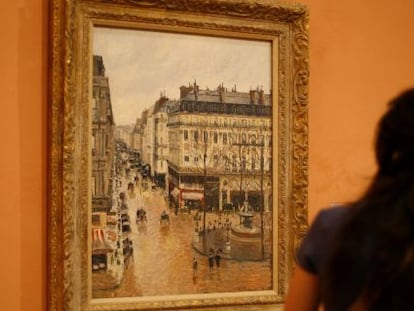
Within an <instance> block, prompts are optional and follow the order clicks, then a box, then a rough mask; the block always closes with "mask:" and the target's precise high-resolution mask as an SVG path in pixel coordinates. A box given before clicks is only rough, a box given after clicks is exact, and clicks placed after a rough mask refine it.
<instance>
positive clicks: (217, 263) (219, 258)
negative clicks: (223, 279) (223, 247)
mask: <svg viewBox="0 0 414 311" xmlns="http://www.w3.org/2000/svg"><path fill="white" fill-rule="evenodd" d="M214 259H215V261H216V267H217V270H218V269H219V268H220V260H221V256H220V251H219V250H218V251H216V256H215V257H214Z"/></svg>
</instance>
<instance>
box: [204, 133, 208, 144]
mask: <svg viewBox="0 0 414 311" xmlns="http://www.w3.org/2000/svg"><path fill="white" fill-rule="evenodd" d="M207 141H208V132H207V131H204V142H205V143H206V142H207Z"/></svg>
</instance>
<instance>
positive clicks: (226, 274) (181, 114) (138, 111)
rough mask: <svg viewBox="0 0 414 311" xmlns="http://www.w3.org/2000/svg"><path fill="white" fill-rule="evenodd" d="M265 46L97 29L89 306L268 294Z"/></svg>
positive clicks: (270, 239)
mask: <svg viewBox="0 0 414 311" xmlns="http://www.w3.org/2000/svg"><path fill="white" fill-rule="evenodd" d="M271 85H272V83H271V44H270V42H266V41H253V40H241V39H237V40H236V39H232V40H229V39H227V38H218V37H210V36H194V35H184V34H171V33H162V32H150V31H139V30H125V29H113V28H102V27H96V28H94V30H93V83H92V87H93V92H92V94H93V99H92V103H93V105H92V119H91V121H92V166H91V177H92V179H91V180H92V202H91V203H92V204H91V206H92V215H91V217H92V222H91V234H92V253H91V260H92V291H93V297H94V298H107V297H125V296H127V297H129V296H157V295H179V294H200V293H217V292H219V293H220V292H238V291H258V290H270V289H271V288H272V271H273V269H272V265H273V261H272V244H273V232H272V228H273V226H272V222H273V213H272V165H271V163H272V116H273V115H272V108H273V105H272V96H271V94H272V89H271Z"/></svg>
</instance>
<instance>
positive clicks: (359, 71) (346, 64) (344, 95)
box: [0, 0, 414, 311]
mask: <svg viewBox="0 0 414 311" xmlns="http://www.w3.org/2000/svg"><path fill="white" fill-rule="evenodd" d="M302 2H303V3H306V4H308V5H309V7H310V10H311V20H310V63H311V80H310V107H309V122H310V126H309V127H310V159H309V211H310V217H311V218H313V216H314V215H315V213H316V212H317V211H318V210H319V209H320V208H321V207H324V206H327V205H329V203H330V202H344V201H347V200H351V199H353V198H355V197H356V196H357V195H358V194H359V193H360V192H361V191H362V189H363V187H365V186H366V184H367V182H368V180H369V178H370V177H371V176H372V174H373V172H374V169H375V164H374V161H373V154H372V148H371V146H372V138H373V133H374V127H375V124H376V121H377V119H378V117H379V116H380V114H381V113H382V112H383V111H384V108H385V102H386V101H387V100H388V99H389V98H390V97H392V96H393V95H395V94H396V92H398V91H400V90H401V89H402V88H404V87H407V86H410V85H412V84H413V81H412V78H413V72H414V62H413V55H414V41H413V40H411V37H412V34H411V32H412V29H413V24H412V22H411V21H412V16H414V2H413V1H412V0H393V1H388V0H366V1H361V0H347V1H334V0H302ZM47 4H48V1H47V0H15V1H1V4H0V23H1V27H0V33H1V38H2V51H1V57H0V62H1V63H0V65H1V66H0V68H1V69H2V71H1V72H2V74H1V75H0V85H1V88H0V90H1V95H2V108H3V110H2V111H3V113H4V114H3V121H2V122H1V125H0V126H1V131H0V133H1V134H0V135H1V141H2V143H3V148H2V152H1V153H0V163H1V165H0V167H1V174H0V176H1V178H0V189H1V190H0V191H1V199H0V200H1V201H0V202H1V208H0V216H1V218H0V219H1V221H2V226H0V239H1V240H0V242H1V246H2V250H1V254H2V255H1V259H0V275H1V282H0V301H1V309H3V310H10V311H14V310H24V311H26V310H43V309H45V306H46V299H45V295H46V289H45V288H46V287H45V284H46V277H45V272H46V260H45V253H46V242H45V240H46V234H45V231H46V225H47V224H46V220H45V219H46V190H47V189H46V147H47V140H46V137H47V131H46V122H47V96H46V92H47V32H48V30H47Z"/></svg>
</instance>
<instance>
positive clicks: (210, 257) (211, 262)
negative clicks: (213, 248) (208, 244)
mask: <svg viewBox="0 0 414 311" xmlns="http://www.w3.org/2000/svg"><path fill="white" fill-rule="evenodd" d="M208 268H209V271H210V272H211V271H213V268H214V254H213V253H209V254H208Z"/></svg>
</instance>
